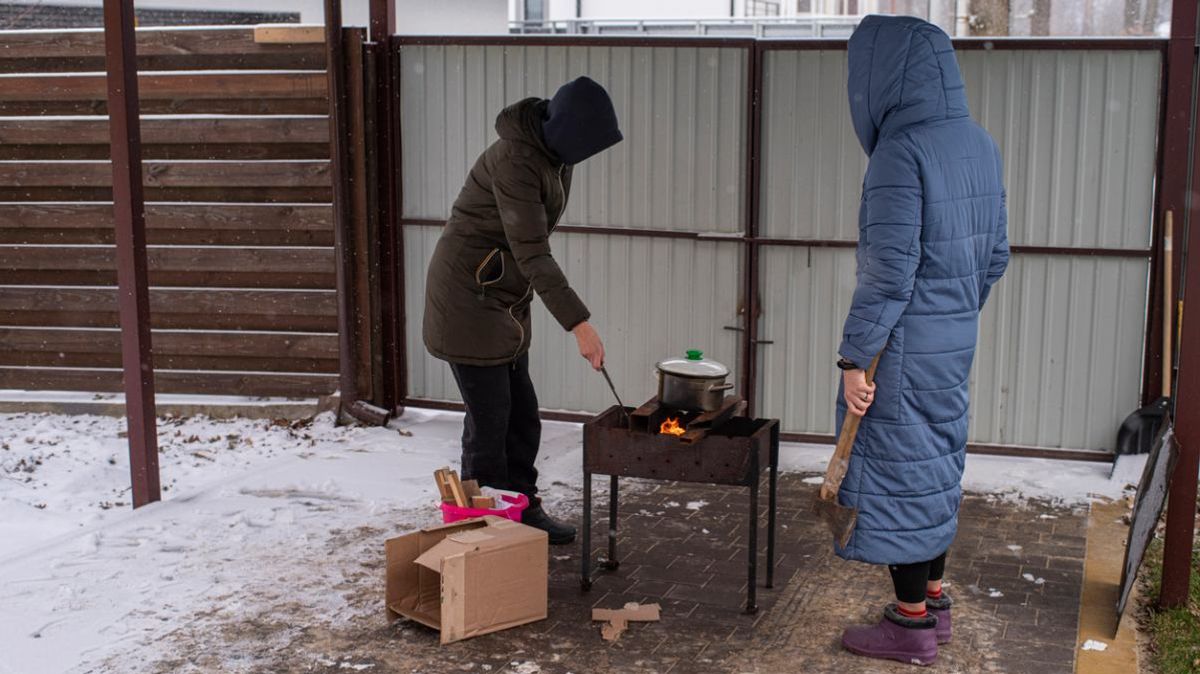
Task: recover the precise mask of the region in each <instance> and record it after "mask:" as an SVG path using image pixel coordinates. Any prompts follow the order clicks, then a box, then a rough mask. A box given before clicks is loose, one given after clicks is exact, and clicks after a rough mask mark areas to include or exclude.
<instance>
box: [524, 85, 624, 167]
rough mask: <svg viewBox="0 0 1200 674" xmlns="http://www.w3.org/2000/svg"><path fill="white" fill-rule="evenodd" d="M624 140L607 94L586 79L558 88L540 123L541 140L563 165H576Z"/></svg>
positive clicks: (602, 88) (600, 87)
mask: <svg viewBox="0 0 1200 674" xmlns="http://www.w3.org/2000/svg"><path fill="white" fill-rule="evenodd" d="M623 138H624V136H622V135H621V130H620V129H618V128H617V112H616V110H613V104H612V99H611V98H609V97H608V92H607V91H605V90H604V87H602V86H600V85H599V84H596V82H595V81H594V80H592V79H591V78H588V77H580V78H577V79H574V80H572V81H570V82H567V83H566V84H564V85H562V86H561V87H559V88H558V92H557V93H555V94H554V98H552V99H550V105H549V106H547V108H546V118H545V119H544V120H542V140H544V141H545V143H546V147H548V148H550V151H551V152H553V153H554V154H555V155H556V156H557V157H558V158H559V160H560V161H562V162H563V163H564V164H578V163H579V162H581V161H583V160H584V159H587V158H588V157H591V156H592V155H594V154H598V153H600V152H602V151H604V150H606V149H608V148H610V147H612V146H613V145H616V144H617V143H619V142H621V140H622V139H623Z"/></svg>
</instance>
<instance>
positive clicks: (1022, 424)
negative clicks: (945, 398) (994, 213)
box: [970, 255, 1149, 450]
mask: <svg viewBox="0 0 1200 674" xmlns="http://www.w3.org/2000/svg"><path fill="white" fill-rule="evenodd" d="M1148 274H1149V262H1148V261H1145V260H1137V259H1122V258H1110V257H1059V256H1048V255H1018V256H1016V257H1014V258H1013V261H1012V264H1011V265H1010V266H1009V270H1008V273H1007V274H1006V275H1005V277H1004V280H1003V281H1001V282H1000V284H999V285H998V286H997V288H996V292H995V293H994V294H993V295H992V297H991V298H989V299H988V306H987V308H986V310H985V311H984V312H983V315H982V317H981V319H980V329H979V346H978V348H977V350H976V354H975V368H974V370H973V371H972V373H971V412H972V414H971V433H970V437H971V439H972V441H974V442H986V443H997V444H1006V445H1034V446H1043V447H1069V448H1084V449H1108V450H1111V449H1112V448H1113V443H1114V441H1115V440H1116V436H1117V428H1118V427H1119V426H1120V423H1121V420H1122V419H1123V418H1124V416H1125V415H1126V414H1128V413H1129V412H1131V411H1132V410H1134V409H1136V408H1137V407H1138V402H1139V393H1140V382H1141V363H1142V359H1141V354H1142V342H1143V333H1144V326H1145V313H1144V312H1145V309H1146V283H1147V276H1148Z"/></svg>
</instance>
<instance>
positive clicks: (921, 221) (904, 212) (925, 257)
mask: <svg viewBox="0 0 1200 674" xmlns="http://www.w3.org/2000/svg"><path fill="white" fill-rule="evenodd" d="M848 59H849V77H848V86H847V88H848V93H849V98H850V115H851V118H852V119H853V122H854V130H855V132H856V134H857V135H858V139H859V141H860V142H861V144H862V147H863V150H865V151H866V153H867V156H868V157H869V158H870V161H869V163H868V166H867V173H866V176H865V178H864V180H863V192H862V203H861V206H860V209H859V234H858V237H859V238H858V252H857V261H858V271H857V286H856V288H855V291H854V298H853V301H852V304H851V307H850V313H849V316H847V318H846V323H845V327H844V330H843V340H842V343H841V346H840V347H839V349H838V351H839V355H840V356H841V360H840V361H839V362H838V366H839V367H840V368H841V369H842V370H843V377H842V386H841V387H840V388H841V390H840V391H839V399H838V415H837V416H838V419H837V423H838V427H839V428H840V427H841V424H842V420H843V419H844V417H845V415H846V414H855V415H860V416H862V422H861V426H860V427H859V431H858V436H857V438H856V440H855V442H854V447H853V450H852V454H851V459H850V465H849V469H848V472H847V475H846V479H845V481H844V482H843V483H842V488H841V494H840V497H839V498H840V500H841V503H842V504H843V505H846V506H849V507H852V508H856V509H858V512H859V518H858V524H857V526H856V528H855V531H854V535H853V537H852V538H851V539H850V540H849V542H848V543H847V545H846V547H845V548H839V549H838V550H837V552H838V554H839V555H841V556H842V557H844V558H846V559H851V560H858V561H862V562H868V563H871V564H886V565H888V568H889V570H890V571H891V574H892V579H893V582H894V584H895V589H896V598H897V603H896V604H892V605H889V606H888V607H887V608H886V609H885V610H884V617H883V620H882V621H881V622H880V623H879V624H878V625H872V626H862V627H852V628H850V629H848V630H846V632H845V633H844V634H843V636H842V644H843V646H844V647H845V648H847V649H848V650H850V651H852V652H855V653H858V654H861V655H867V656H871V657H879V658H888V659H894V660H900V661H903V662H914V663H918V664H931V663H932V662H933V661H934V660H935V659H936V657H937V644H938V643H939V642H942V643H944V642H946V641H948V640H949V639H950V601H949V598H948V597H946V596H945V595H944V594H943V593H942V591H941V584H942V583H941V579H942V573H943V571H944V568H945V561H946V551H947V549H948V548H949V547H950V544H951V542H953V541H954V536H955V533H956V530H957V524H958V521H957V520H958V508H959V502H960V501H961V498H962V488H961V481H962V473H963V462H964V458H965V451H966V444H967V401H968V394H967V379H968V377H969V375H970V371H971V361H972V359H973V358H974V355H975V342H976V338H977V333H978V329H979V312H980V310H981V309H982V308H983V305H984V302H985V301H987V297H988V293H989V291H990V290H991V288H992V286H993V285H994V284H995V283H996V282H997V281H998V280H999V279H1000V277H1001V275H1002V274H1003V273H1004V270H1005V267H1006V266H1007V264H1008V235H1007V216H1006V212H1005V192H1004V184H1003V180H1002V178H1003V170H1002V165H1001V158H1000V152H999V150H998V148H997V147H996V144H995V142H994V141H993V140H992V137H991V136H990V135H988V133H987V131H985V130H984V129H983V128H982V127H980V126H979V125H978V124H976V123H975V122H974V121H973V120H972V119H971V117H970V113H969V112H968V110H967V98H966V93H965V90H964V87H963V81H962V76H961V74H960V73H959V69H958V63H957V61H956V59H955V56H954V49H953V47H952V46H951V43H950V38H949V37H947V36H946V34H945V33H944V32H942V30H941V29H939V28H938V27H937V26H934V25H932V24H930V23H927V22H925V21H922V20H920V19H916V18H911V17H885V16H868V17H866V18H865V19H864V20H863V21H862V23H861V24H860V25H859V26H858V28H857V29H856V30H855V31H854V35H853V36H852V37H851V38H850V43H849V54H848ZM877 354H882V355H880V358H879V365H878V371H877V373H876V376H875V381H874V384H870V385H869V384H867V381H866V376H865V371H864V370H865V369H866V368H867V367H869V366H870V364H871V362H872V360H873V359H874V358H875V357H876V355H877ZM927 604H928V606H927Z"/></svg>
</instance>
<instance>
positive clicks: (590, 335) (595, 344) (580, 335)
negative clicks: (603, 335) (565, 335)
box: [571, 321, 604, 370]
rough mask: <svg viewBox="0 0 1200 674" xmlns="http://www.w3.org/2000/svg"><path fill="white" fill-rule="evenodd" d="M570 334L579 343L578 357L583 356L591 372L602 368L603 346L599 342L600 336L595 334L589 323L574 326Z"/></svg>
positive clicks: (594, 329)
mask: <svg viewBox="0 0 1200 674" xmlns="http://www.w3.org/2000/svg"><path fill="white" fill-rule="evenodd" d="M571 332H572V333H574V334H575V341H576V342H578V343H579V355H581V356H583V359H584V360H586V361H587V362H588V363H589V364H590V365H591V366H592V369H593V370H599V369H600V368H601V367H603V366H604V344H603V343H601V342H600V335H599V333H597V332H596V328H593V327H592V324H591V323H588V322H587V321H584V322H582V323H580V324H579V325H576V326H575V328H574V329H573V330H571Z"/></svg>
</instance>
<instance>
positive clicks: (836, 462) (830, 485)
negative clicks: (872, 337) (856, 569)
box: [813, 353, 883, 548]
mask: <svg viewBox="0 0 1200 674" xmlns="http://www.w3.org/2000/svg"><path fill="white" fill-rule="evenodd" d="M879 355H880V356H881V355H883V354H882V353H880V354H879ZM877 367H879V356H875V359H874V360H872V361H871V367H869V368H867V383H868V384H870V383H872V382H874V381H875V368H877ZM860 421H862V417H859V416H855V415H854V414H851V413H850V411H849V410H847V411H846V418H845V419H843V420H842V432H841V434H840V435H838V442H837V449H835V450H833V456H832V457H830V458H829V467H828V468H826V469H825V481H824V482H823V483H821V490H820V491H818V492H817V498H816V500H814V501H813V512H815V513H817V514H818V515H820V517H821V519H823V520H825V523H826V524H827V525H829V531H830V533H832V534H833V539H834V540H835V541H837V544H838V546H839V547H842V548H844V547H846V544H847V543H849V542H850V534H852V533H854V524H855V523H856V522H857V521H858V511H857V510H855V509H854V508H847V507H846V506H844V505H841V504H839V503H838V492H839V491H840V490H841V488H842V480H843V479H845V477H846V469H847V468H848V467H849V466H850V450H851V448H853V447H854V437H855V436H856V435H858V423H859V422H860Z"/></svg>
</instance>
